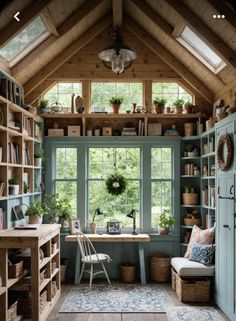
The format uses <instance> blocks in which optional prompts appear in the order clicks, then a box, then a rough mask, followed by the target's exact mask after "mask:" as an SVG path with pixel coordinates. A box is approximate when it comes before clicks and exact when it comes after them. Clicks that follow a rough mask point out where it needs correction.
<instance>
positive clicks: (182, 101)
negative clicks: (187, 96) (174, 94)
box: [174, 99, 184, 114]
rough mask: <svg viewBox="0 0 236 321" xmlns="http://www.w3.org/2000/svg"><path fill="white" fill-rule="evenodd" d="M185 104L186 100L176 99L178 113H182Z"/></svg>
mask: <svg viewBox="0 0 236 321" xmlns="http://www.w3.org/2000/svg"><path fill="white" fill-rule="evenodd" d="M183 105H184V100H183V99H176V100H175V102H174V106H175V110H176V114H182V112H183Z"/></svg>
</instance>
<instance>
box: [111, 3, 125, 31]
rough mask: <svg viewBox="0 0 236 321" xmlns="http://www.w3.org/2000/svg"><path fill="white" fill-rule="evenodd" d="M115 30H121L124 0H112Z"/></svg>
mask: <svg viewBox="0 0 236 321" xmlns="http://www.w3.org/2000/svg"><path fill="white" fill-rule="evenodd" d="M112 14H113V28H114V30H117V29H121V27H122V18H123V0H112Z"/></svg>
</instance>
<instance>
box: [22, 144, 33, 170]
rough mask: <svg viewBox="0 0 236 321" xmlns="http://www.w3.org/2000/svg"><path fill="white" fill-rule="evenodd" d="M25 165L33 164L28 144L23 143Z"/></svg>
mask: <svg viewBox="0 0 236 321" xmlns="http://www.w3.org/2000/svg"><path fill="white" fill-rule="evenodd" d="M23 155H24V165H32V163H31V159H30V153H29V148H28V145H27V144H25V143H24V145H23Z"/></svg>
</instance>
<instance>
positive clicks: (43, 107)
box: [38, 98, 49, 113]
mask: <svg viewBox="0 0 236 321" xmlns="http://www.w3.org/2000/svg"><path fill="white" fill-rule="evenodd" d="M48 104H49V101H48V100H47V99H43V98H42V99H40V101H39V106H38V107H39V109H40V113H48V110H49V106H48Z"/></svg>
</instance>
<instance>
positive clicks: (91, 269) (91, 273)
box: [89, 264, 93, 289]
mask: <svg viewBox="0 0 236 321" xmlns="http://www.w3.org/2000/svg"><path fill="white" fill-rule="evenodd" d="M92 281H93V264H91V268H90V281H89V288H90V289H91V286H92Z"/></svg>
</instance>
